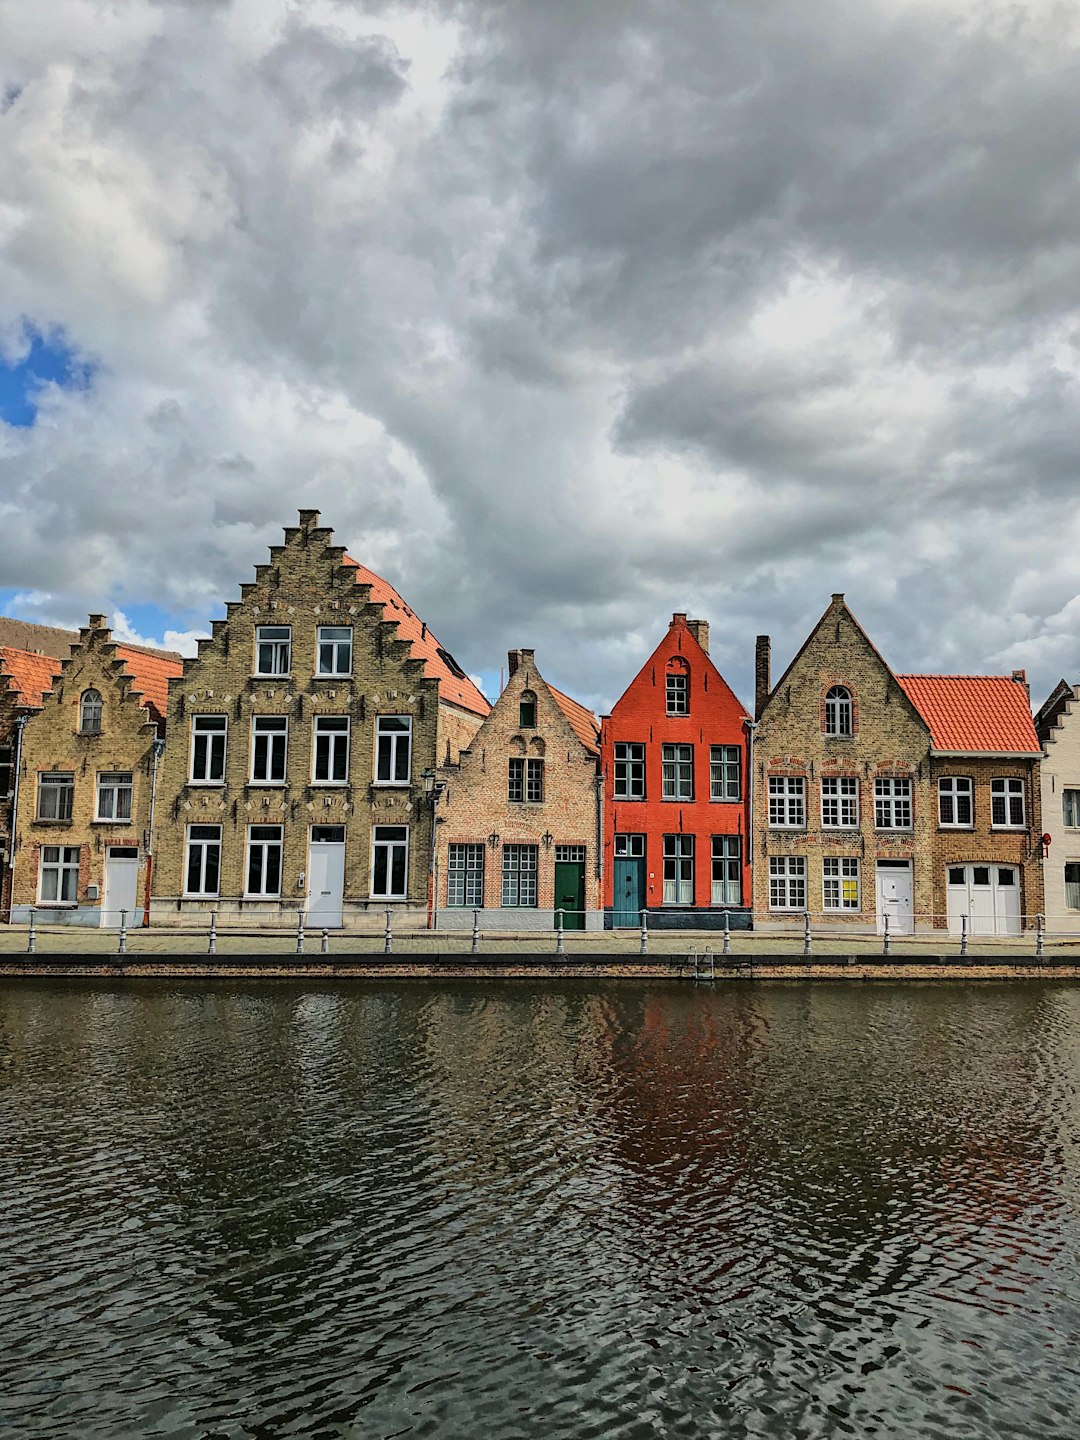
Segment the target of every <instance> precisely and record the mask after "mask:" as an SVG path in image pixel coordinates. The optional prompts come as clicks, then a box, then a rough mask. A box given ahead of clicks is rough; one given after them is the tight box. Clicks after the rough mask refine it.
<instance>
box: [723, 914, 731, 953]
mask: <svg viewBox="0 0 1080 1440" xmlns="http://www.w3.org/2000/svg"><path fill="white" fill-rule="evenodd" d="M724 954H725V955H730V954H731V911H730V910H725V911H724Z"/></svg>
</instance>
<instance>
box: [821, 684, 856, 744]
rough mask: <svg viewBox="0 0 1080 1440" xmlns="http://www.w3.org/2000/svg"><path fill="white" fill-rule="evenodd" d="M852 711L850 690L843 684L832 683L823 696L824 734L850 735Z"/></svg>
mask: <svg viewBox="0 0 1080 1440" xmlns="http://www.w3.org/2000/svg"><path fill="white" fill-rule="evenodd" d="M852 713H853V706H852V704H851V691H850V690H848V689H846V688H845V687H844V686H843V685H834V686H833V687H832V689H831V690H830V691H829V692H828V694H827V695H826V696H825V734H826V735H850V734H851V732H852V729H853V726H852Z"/></svg>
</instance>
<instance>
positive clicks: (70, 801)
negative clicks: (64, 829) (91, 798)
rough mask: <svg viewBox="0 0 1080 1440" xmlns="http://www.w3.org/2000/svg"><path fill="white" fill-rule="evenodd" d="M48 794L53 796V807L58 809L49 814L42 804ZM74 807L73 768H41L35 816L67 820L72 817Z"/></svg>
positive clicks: (39, 818)
mask: <svg viewBox="0 0 1080 1440" xmlns="http://www.w3.org/2000/svg"><path fill="white" fill-rule="evenodd" d="M46 795H49V796H51V797H53V804H52V806H51V808H52V809H54V810H55V811H56V813H55V814H54V815H50V814H47V813H46V807H45V806H44V805H43V804H42V801H43V800H44V799H45V796H46ZM74 809H75V772H74V771H73V770H40V771H39V772H38V785H37V809H36V811H35V814H34V818H35V819H36V820H58V821H61V822H66V821H69V820H70V819H71V816H72V812H73V811H74Z"/></svg>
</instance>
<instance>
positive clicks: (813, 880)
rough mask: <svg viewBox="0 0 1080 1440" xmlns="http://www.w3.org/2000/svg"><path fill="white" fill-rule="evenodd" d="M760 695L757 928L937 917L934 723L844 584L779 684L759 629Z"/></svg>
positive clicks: (901, 925)
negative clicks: (866, 626)
mask: <svg viewBox="0 0 1080 1440" xmlns="http://www.w3.org/2000/svg"><path fill="white" fill-rule="evenodd" d="M755 708H756V710H757V726H756V730H755V735H754V747H753V774H754V785H755V797H754V817H753V826H754V857H755V863H754V926H755V928H756V929H767V928H770V927H777V928H781V927H785V926H791V925H793V924H794V925H797V924H801V922H802V916H803V913H804V912H805V911H809V912H810V913H811V915H812V916H813V917H814V918H815V920H816V921H818V922H820V921H822V920H824V921H825V922H827V923H828V924H830V925H832V924H839V925H845V926H850V927H851V928H853V929H857V930H872V929H874V928H875V927H876V928H877V929H879V930H880V929H882V928H883V926H884V917H885V915H888V916H889V924H890V929H891V930H892V932H893V933H907V932H909V931H911V930H912V929H914V928H924V927H928V926H929V924H930V911H931V910H932V907H933V883H932V876H931V863H932V862H931V835H932V826H933V806H932V804H931V797H930V731H929V727H928V725H927V723H926V722H925V720H924V719H923V718H922V716H921V715H920V714H919V712H918V710H917V709H916V707H915V705H914V704H913V703H912V701H911V699H910V698H909V697H908V695H907V693H906V692H905V690H904V688H903V686H902V685H901V684H900V680H899V677H897V676H896V675H894V674H893V672H892V671H891V670H890V669H889V667H888V665H887V664H886V663H885V661H884V660H883V659H882V657H881V655H880V654H879V653H878V651H877V649H876V648H875V646H874V645H873V644H872V643H871V641H870V639H869V637H868V636H867V635H866V632H865V631H864V630H863V628H862V626H861V625H860V624H859V622H858V621H857V620H856V619H855V617H854V615H853V614H852V613H851V611H850V610H849V609H848V607H847V605H846V604H845V602H844V597H843V595H834V596H833V597H832V601H831V603H830V605H829V607H828V609H827V610H826V611H825V613H824V615H822V617H821V619H820V620H819V621H818V623H817V625H816V626H815V627H814V629H813V630H812V631H811V632H810V634H809V636H808V637H807V639H806V641H805V642H804V644H803V646H802V648H801V649H800V650H799V652H798V654H797V655H796V656H795V658H794V659H793V660H792V661H791V663H790V665H788V667H787V669H786V670H785V671H784V673H783V675H782V676H781V677H780V680H779V681H778V682H777V684H776V685H775V686H772V685H771V683H770V645H769V637H768V636H767V635H761V636H759V637H758V642H757V674H756V707H755Z"/></svg>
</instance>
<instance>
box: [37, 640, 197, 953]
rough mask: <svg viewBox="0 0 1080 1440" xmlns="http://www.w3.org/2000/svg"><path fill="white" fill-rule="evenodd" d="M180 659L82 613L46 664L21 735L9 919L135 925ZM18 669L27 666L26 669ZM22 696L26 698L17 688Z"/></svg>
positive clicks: (141, 909)
mask: <svg viewBox="0 0 1080 1440" xmlns="http://www.w3.org/2000/svg"><path fill="white" fill-rule="evenodd" d="M180 666H181V662H180V657H179V656H178V655H170V654H168V653H167V652H161V651H153V650H146V649H143V648H142V647H140V646H134V645H121V644H117V643H116V642H115V641H114V640H113V638H112V635H111V633H110V631H109V629H108V628H107V626H106V624H105V617H104V615H91V616H90V620H89V624H88V625H87V626H86V628H85V629H83V630H81V631H80V632H79V636H78V640H77V642H76V643H75V644H74V645H73V646H72V647H71V653H70V655H69V656H68V657H67V658H66V659H64V660H60V661H56V660H53V661H50V662H49V663H48V666H47V668H48V669H49V671H50V672H51V678H50V679H49V680H48V681H44V677H43V674H42V671H43V668H45V667H43V665H42V659H41V657H37V667H36V672H37V673H36V675H34V677H33V678H32V680H31V676H30V675H29V674H28V673H27V674H26V679H25V681H24V683H26V684H27V685H29V684H31V683H32V684H33V685H34V686H35V687H36V686H37V685H38V684H43V690H42V692H41V694H40V706H39V708H37V709H36V710H34V712H33V713H32V714H30V716H29V718H28V719H27V720H26V723H25V725H24V727H23V730H22V739H21V746H20V755H19V762H18V766H17V776H16V786H17V792H16V798H15V803H14V807H13V808H14V841H13V847H12V880H11V918H12V919H13V920H16V921H20V920H26V919H27V918H28V916H29V912H30V909H31V907H33V908H34V910H35V912H36V916H37V920H38V923H39V924H45V923H48V924H66V925H110V926H115V925H119V924H120V920H121V913H122V912H123V913H125V914H126V917H127V923H128V924H130V925H138V924H142V923H143V922H144V920H145V915H146V901H147V894H148V889H149V883H150V874H151V869H152V848H151V816H152V813H153V808H154V796H155V786H156V780H157V767H158V757H159V755H160V751H161V746H162V743H163V736H164V728H165V706H166V698H167V693H168V682H169V679H170V678H171V677H173V676H176V675H179V674H180ZM24 673H25V671H24ZM24 693H25V692H24Z"/></svg>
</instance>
